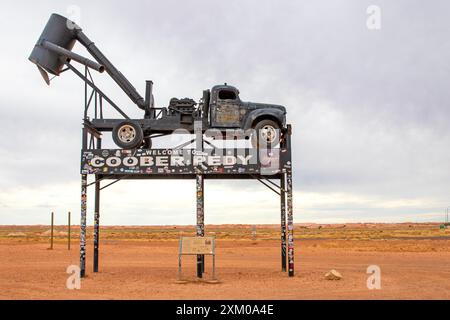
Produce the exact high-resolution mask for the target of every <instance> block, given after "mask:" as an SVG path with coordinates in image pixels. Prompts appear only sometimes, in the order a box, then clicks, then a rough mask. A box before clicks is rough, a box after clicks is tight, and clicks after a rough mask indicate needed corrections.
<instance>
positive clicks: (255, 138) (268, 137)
mask: <svg viewBox="0 0 450 320" xmlns="http://www.w3.org/2000/svg"><path fill="white" fill-rule="evenodd" d="M253 129H254V130H255V131H254V132H253V134H252V146H253V147H254V148H259V146H260V145H261V146H263V147H267V148H274V147H275V146H277V145H278V144H279V143H280V125H279V124H278V123H277V122H275V121H273V120H261V121H259V122H258V123H256V125H254V126H253ZM263 139H264V140H265V143H259V142H260V141H263Z"/></svg>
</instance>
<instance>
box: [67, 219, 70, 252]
mask: <svg viewBox="0 0 450 320" xmlns="http://www.w3.org/2000/svg"><path fill="white" fill-rule="evenodd" d="M67 250H70V211H69V213H68V214H67Z"/></svg>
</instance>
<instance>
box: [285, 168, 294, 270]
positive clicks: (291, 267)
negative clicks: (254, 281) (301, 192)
mask: <svg viewBox="0 0 450 320" xmlns="http://www.w3.org/2000/svg"><path fill="white" fill-rule="evenodd" d="M286 186H287V224H288V234H289V235H288V261H289V277H293V276H294V214H293V208H292V170H291V169H289V170H287V172H286Z"/></svg>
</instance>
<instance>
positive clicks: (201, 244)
mask: <svg viewBox="0 0 450 320" xmlns="http://www.w3.org/2000/svg"><path fill="white" fill-rule="evenodd" d="M214 249H215V238H214V237H181V239H180V254H214Z"/></svg>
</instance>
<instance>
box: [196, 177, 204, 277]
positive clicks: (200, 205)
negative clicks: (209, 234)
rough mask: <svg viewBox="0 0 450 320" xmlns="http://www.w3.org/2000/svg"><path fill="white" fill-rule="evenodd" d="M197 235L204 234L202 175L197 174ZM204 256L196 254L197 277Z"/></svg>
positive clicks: (200, 271)
mask: <svg viewBox="0 0 450 320" xmlns="http://www.w3.org/2000/svg"><path fill="white" fill-rule="evenodd" d="M196 177H197V179H196V180H197V237H204V236H205V211H204V185H205V182H204V180H203V175H201V174H197V176H196ZM204 261H205V256H203V255H197V277H198V278H201V277H202V276H203V272H204V270H205V268H204Z"/></svg>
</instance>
